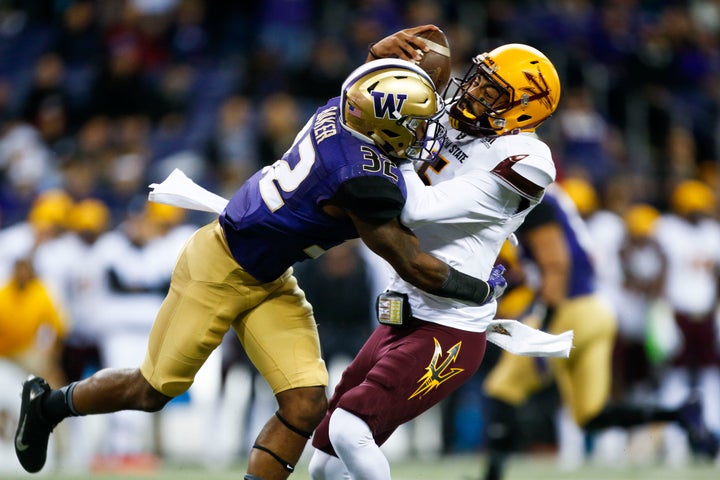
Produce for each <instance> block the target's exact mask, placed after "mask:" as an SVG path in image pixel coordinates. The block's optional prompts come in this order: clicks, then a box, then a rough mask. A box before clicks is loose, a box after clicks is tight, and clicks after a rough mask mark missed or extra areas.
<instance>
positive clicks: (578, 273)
mask: <svg viewBox="0 0 720 480" xmlns="http://www.w3.org/2000/svg"><path fill="white" fill-rule="evenodd" d="M568 201H569V199H567V198H563V197H561V196H559V195H558V194H557V193H556V192H554V191H553V190H551V189H548V190H547V191H546V193H545V196H544V197H543V199H542V201H541V202H540V203H539V204H538V205H537V206H536V207H535V208H534V209H533V211H532V212H530V213H529V214H528V216H527V218H526V219H525V222H524V223H523V224H522V225H521V226H520V227H519V228H518V233H519V234H520V235H521V236H522V233H523V232H524V231H526V230H529V229H531V228H533V227H537V226H539V225H543V224H545V223H550V222H557V223H558V224H560V226H561V227H562V229H563V232H564V233H565V238H566V239H567V245H568V248H569V249H570V257H571V259H572V261H571V271H570V285H568V297H569V298H573V297H578V296H580V295H588V294H590V293H594V292H595V290H596V285H595V267H594V266H593V260H592V256H591V254H590V250H589V246H588V242H589V241H590V238H589V236H590V233H589V232H588V231H587V227H586V225H585V223H584V221H583V220H582V219H581V218H580V217H579V215H578V213H577V211H576V210H575V207H574V206H573V205H572V204H570V203H568ZM521 239H522V237H521ZM527 253H528V255H529V256H530V257H531V258H532V255H531V254H530V252H527Z"/></svg>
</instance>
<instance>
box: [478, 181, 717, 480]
mask: <svg viewBox="0 0 720 480" xmlns="http://www.w3.org/2000/svg"><path fill="white" fill-rule="evenodd" d="M518 239H519V241H520V246H521V253H522V255H523V260H525V261H527V262H529V263H528V269H527V272H528V277H527V281H529V283H528V284H529V286H530V287H531V288H533V290H534V293H535V298H534V302H533V304H531V307H530V308H529V310H530V312H529V315H528V319H527V321H528V322H537V325H538V326H539V327H540V328H543V329H546V330H547V331H548V332H550V333H558V332H562V331H566V330H569V329H572V330H573V331H574V332H575V337H574V349H573V350H572V351H571V353H570V357H569V358H568V359H549V362H548V367H549V370H550V372H551V373H552V376H553V377H554V379H555V381H556V382H557V386H558V390H559V393H560V398H561V401H562V405H563V407H564V408H565V409H567V411H568V413H569V415H570V416H571V418H572V419H573V420H574V422H575V423H576V424H577V425H578V426H579V427H580V428H582V429H583V430H585V431H598V430H603V429H606V428H609V427H624V428H628V427H632V426H636V425H643V424H647V423H650V422H678V423H679V424H680V425H682V427H683V428H684V429H685V430H686V432H687V433H688V435H689V437H690V439H691V441H692V442H693V445H694V447H695V448H696V450H697V451H698V453H700V454H703V455H707V456H714V455H715V454H716V452H717V440H716V439H715V438H714V437H712V436H711V435H710V434H709V432H708V431H707V428H706V427H705V425H704V423H703V421H702V417H701V414H702V412H701V407H700V404H699V403H698V401H697V399H695V398H691V399H689V400H688V402H687V403H686V404H684V405H683V406H682V407H681V408H677V409H664V408H657V407H654V406H652V405H631V404H623V403H620V404H611V403H610V402H609V398H610V388H611V382H612V378H611V371H612V370H611V369H612V350H613V346H614V344H615V336H616V333H617V322H616V319H615V316H614V315H613V313H612V310H611V309H610V308H609V306H608V305H607V301H606V300H605V299H604V298H603V297H602V296H600V295H599V294H598V292H597V290H596V285H595V282H596V279H595V272H594V267H593V259H592V257H591V252H592V249H591V247H590V242H591V238H590V237H589V235H588V232H587V230H586V227H585V225H584V223H583V221H582V219H581V218H580V216H579V214H578V212H577V209H576V207H575V205H574V204H573V202H572V200H571V199H570V198H569V196H568V195H567V194H566V193H565V192H563V191H562V189H561V188H560V187H558V186H557V185H553V186H551V187H550V188H548V190H547V192H546V194H545V197H544V198H543V200H542V202H541V203H540V204H539V205H538V206H537V207H536V208H535V209H534V210H533V211H532V212H531V213H530V214H529V215H528V217H527V218H526V219H525V222H524V223H523V224H522V225H521V226H520V228H519V229H518ZM600 261H601V260H600ZM531 269H535V272H534V277H536V278H535V280H533V271H532V270H531ZM546 380H547V378H544V372H542V371H541V370H539V369H538V362H537V361H536V360H534V359H532V358H528V357H521V356H516V355H511V354H508V353H507V352H503V353H502V354H501V357H500V360H499V361H498V363H497V365H496V366H495V367H494V368H493V369H492V370H491V372H490V373H489V374H488V376H487V378H486V379H485V382H484V385H483V387H484V391H485V393H486V394H487V396H488V397H489V398H490V402H489V405H490V406H491V407H490V411H489V412H488V418H489V423H488V426H487V435H488V456H489V459H488V465H487V470H486V472H485V475H484V478H485V480H498V479H500V478H502V477H503V472H504V465H505V461H506V458H507V456H508V454H509V453H510V452H511V451H512V449H513V447H514V445H515V443H516V441H517V438H518V437H517V436H518V435H521V434H522V431H521V425H519V424H517V423H516V421H515V407H517V406H519V405H521V404H523V403H524V402H525V401H527V399H528V398H529V397H530V395H531V394H532V393H533V392H535V391H537V390H538V389H539V388H540V387H541V386H543V384H544V382H545V381H546ZM561 441H562V439H561ZM561 447H562V445H561ZM561 454H562V451H561Z"/></svg>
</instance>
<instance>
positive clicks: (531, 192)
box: [491, 155, 544, 199]
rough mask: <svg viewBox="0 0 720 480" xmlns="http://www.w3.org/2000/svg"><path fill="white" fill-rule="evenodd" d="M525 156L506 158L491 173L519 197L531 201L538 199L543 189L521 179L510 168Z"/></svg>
mask: <svg viewBox="0 0 720 480" xmlns="http://www.w3.org/2000/svg"><path fill="white" fill-rule="evenodd" d="M526 156H527V155H514V156H512V157H508V158H506V159H505V160H503V161H502V162H500V163H498V164H497V165H496V166H495V168H493V169H492V170H491V172H492V173H493V174H495V175H497V176H498V177H500V178H501V179H502V180H504V181H505V183H507V184H508V185H510V186H511V187H512V188H514V189H515V190H517V191H518V193H520V194H521V195H523V196H525V197H528V198H531V199H536V198H540V196H541V195H542V193H543V190H544V189H543V188H542V187H541V186H540V185H537V184H535V183H533V182H531V181H530V180H528V179H527V178H525V177H523V176H522V175H520V174H519V173H517V172H516V171H515V170H513V168H512V167H513V165H514V164H515V163H517V162H519V161H520V160H522V159H523V158H525V157H526Z"/></svg>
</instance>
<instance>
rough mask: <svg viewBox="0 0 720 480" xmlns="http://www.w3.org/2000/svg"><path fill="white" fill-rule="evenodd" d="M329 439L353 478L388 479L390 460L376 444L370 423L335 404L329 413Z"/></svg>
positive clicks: (360, 479) (357, 479) (361, 479)
mask: <svg viewBox="0 0 720 480" xmlns="http://www.w3.org/2000/svg"><path fill="white" fill-rule="evenodd" d="M328 433H329V436H330V442H331V443H332V445H333V448H334V449H335V453H337V454H338V457H340V460H342V462H343V463H344V464H345V467H347V470H348V471H349V472H350V478H352V479H353V480H390V464H389V463H388V461H387V458H385V455H383V453H382V451H380V447H378V446H377V445H376V444H375V439H373V436H372V433H371V432H370V427H368V425H367V424H366V423H365V422H364V421H363V420H362V419H360V418H358V417H356V416H355V415H353V414H352V413H350V412H348V411H346V410H343V409H342V408H338V409H337V410H335V411H334V412H333V414H332V416H331V417H330V426H329V430H328Z"/></svg>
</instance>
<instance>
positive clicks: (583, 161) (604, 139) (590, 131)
mask: <svg viewBox="0 0 720 480" xmlns="http://www.w3.org/2000/svg"><path fill="white" fill-rule="evenodd" d="M554 125H555V127H556V129H557V130H558V135H559V136H560V139H559V146H560V148H559V151H558V168H559V169H560V170H561V171H562V172H563V173H564V175H566V176H588V177H589V180H590V181H591V183H592V184H594V185H604V184H605V183H606V182H607V180H608V179H609V178H610V176H611V175H612V174H613V172H615V171H616V170H618V169H620V168H621V167H622V165H621V164H619V160H621V159H622V157H621V156H620V155H618V152H619V151H622V147H621V143H620V142H619V137H618V132H617V131H616V130H615V129H614V128H613V127H612V126H611V125H608V124H607V122H606V120H605V119H604V118H603V116H602V115H601V114H600V112H599V111H598V110H597V109H596V108H595V105H594V103H593V101H592V98H591V96H590V91H589V90H588V89H584V88H575V89H570V90H569V91H568V92H567V93H566V94H564V96H563V108H562V109H559V111H558V121H557V122H555V123H554Z"/></svg>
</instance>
